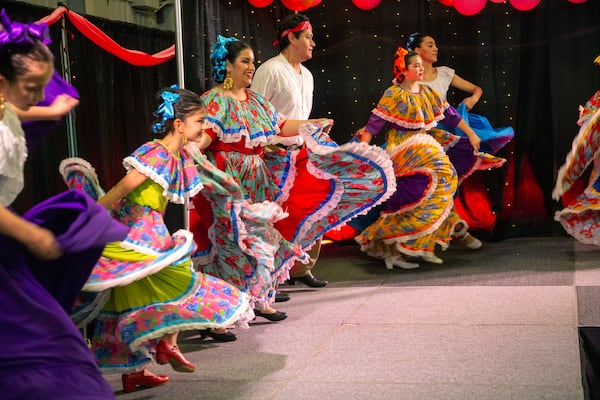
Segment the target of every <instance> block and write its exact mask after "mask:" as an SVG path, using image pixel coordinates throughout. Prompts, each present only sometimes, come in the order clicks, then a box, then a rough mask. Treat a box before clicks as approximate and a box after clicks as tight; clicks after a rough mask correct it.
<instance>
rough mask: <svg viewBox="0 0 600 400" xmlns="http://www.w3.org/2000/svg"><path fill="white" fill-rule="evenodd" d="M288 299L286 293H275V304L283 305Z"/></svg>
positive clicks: (288, 295) (288, 296)
mask: <svg viewBox="0 0 600 400" xmlns="http://www.w3.org/2000/svg"><path fill="white" fill-rule="evenodd" d="M289 299H290V294H289V293H287V292H280V291H279V290H278V291H277V293H275V303H283V302H284V301H288V300H289Z"/></svg>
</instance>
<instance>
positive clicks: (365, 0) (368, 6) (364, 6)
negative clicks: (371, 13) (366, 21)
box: [352, 0, 381, 10]
mask: <svg viewBox="0 0 600 400" xmlns="http://www.w3.org/2000/svg"><path fill="white" fill-rule="evenodd" d="M352 2H353V3H354V5H355V6H356V7H358V8H360V9H361V10H372V9H373V8H375V7H377V6H378V5H379V3H381V0H352Z"/></svg>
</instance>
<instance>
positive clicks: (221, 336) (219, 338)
mask: <svg viewBox="0 0 600 400" xmlns="http://www.w3.org/2000/svg"><path fill="white" fill-rule="evenodd" d="M209 336H210V337H211V338H212V340H214V341H215V342H233V341H235V340H237V336H235V333H233V332H229V331H227V332H225V333H216V332H213V331H211V330H210V329H204V330H201V331H200V339H206V338H207V337H209Z"/></svg>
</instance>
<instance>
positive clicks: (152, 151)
mask: <svg viewBox="0 0 600 400" xmlns="http://www.w3.org/2000/svg"><path fill="white" fill-rule="evenodd" d="M123 166H124V167H125V169H126V170H127V171H130V170H131V169H136V170H137V171H139V172H141V173H142V174H144V175H146V176H147V177H149V178H150V179H152V180H153V181H154V182H156V183H157V184H159V185H160V186H161V187H162V188H163V190H164V191H163V196H165V197H166V198H167V199H168V200H169V201H171V202H173V203H178V204H183V203H184V200H185V198H186V197H187V198H191V197H193V196H194V195H196V194H197V193H198V192H199V191H200V190H202V182H201V180H200V176H199V175H198V170H197V169H196V166H195V165H194V162H193V160H192V158H191V156H190V153H189V151H188V150H187V149H186V148H183V149H181V151H180V153H179V157H177V156H175V155H174V154H173V153H171V152H170V151H169V150H168V149H167V148H166V147H165V146H164V145H163V144H162V142H161V141H160V140H153V141H151V142H148V143H145V144H143V145H142V146H140V147H139V148H138V149H137V150H135V151H134V152H133V153H132V154H131V155H130V156H128V157H126V158H125V159H124V160H123Z"/></svg>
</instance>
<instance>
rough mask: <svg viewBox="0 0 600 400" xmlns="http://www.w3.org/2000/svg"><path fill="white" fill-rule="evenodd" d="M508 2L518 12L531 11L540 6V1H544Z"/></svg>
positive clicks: (510, 0)
mask: <svg viewBox="0 0 600 400" xmlns="http://www.w3.org/2000/svg"><path fill="white" fill-rule="evenodd" d="M508 1H509V2H510V4H511V5H512V6H513V7H514V8H516V9H517V10H520V11H529V10H531V9H533V8H535V7H537V5H538V4H540V1H542V0H508Z"/></svg>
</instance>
